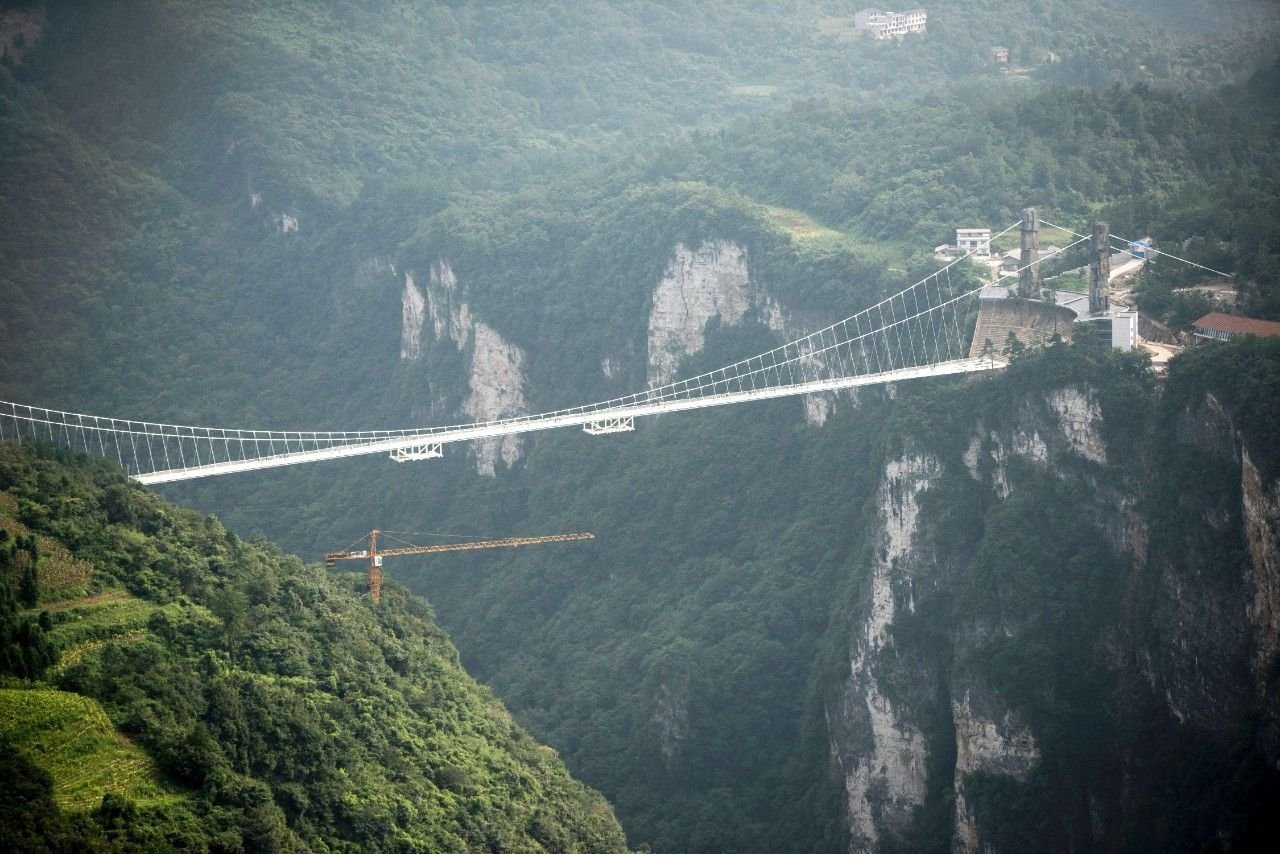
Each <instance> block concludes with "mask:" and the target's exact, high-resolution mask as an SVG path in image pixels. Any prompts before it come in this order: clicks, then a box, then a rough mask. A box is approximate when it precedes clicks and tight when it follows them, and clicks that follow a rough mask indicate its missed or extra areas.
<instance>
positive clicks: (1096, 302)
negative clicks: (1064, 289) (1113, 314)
mask: <svg viewBox="0 0 1280 854" xmlns="http://www.w3.org/2000/svg"><path fill="white" fill-rule="evenodd" d="M1110 307H1111V227H1110V226H1109V225H1107V224H1106V223H1105V222H1095V223H1094V224H1093V238H1092V240H1091V241H1090V243H1089V313H1090V314H1106V313H1107V309H1109V308H1110Z"/></svg>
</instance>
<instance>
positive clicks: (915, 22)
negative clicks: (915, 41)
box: [853, 9, 929, 39]
mask: <svg viewBox="0 0 1280 854" xmlns="http://www.w3.org/2000/svg"><path fill="white" fill-rule="evenodd" d="M928 19H929V13H928V12H926V11H925V10H924V9H912V10H911V11H909V12H885V11H883V10H881V9H863V10H862V11H860V12H857V13H855V14H854V16H853V28H854V29H855V30H862V31H864V32H868V33H871V35H872V36H874V37H875V38H878V39H887V38H892V37H894V36H905V35H906V34H907V33H923V32H924V29H925V25H926V23H927V22H928Z"/></svg>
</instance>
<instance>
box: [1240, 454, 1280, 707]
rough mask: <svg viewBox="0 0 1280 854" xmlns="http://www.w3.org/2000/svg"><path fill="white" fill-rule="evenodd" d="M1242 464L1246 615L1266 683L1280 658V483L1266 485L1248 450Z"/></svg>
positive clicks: (1256, 666) (1258, 675)
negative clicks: (1248, 563) (1247, 560)
mask: <svg viewBox="0 0 1280 854" xmlns="http://www.w3.org/2000/svg"><path fill="white" fill-rule="evenodd" d="M1240 462H1241V484H1240V492H1241V495H1242V504H1243V509H1244V533H1245V541H1246V542H1247V543H1248V544H1249V556H1250V557H1251V558H1252V563H1253V565H1252V567H1251V568H1250V572H1249V574H1248V581H1247V584H1248V588H1249V600H1250V601H1249V604H1248V606H1247V607H1246V613H1247V614H1248V617H1249V625H1250V626H1251V627H1252V629H1253V642H1254V661H1253V670H1254V676H1255V678H1257V679H1259V680H1262V681H1264V682H1265V677H1266V674H1267V672H1268V670H1269V668H1270V667H1271V664H1272V662H1274V661H1277V660H1278V658H1280V481H1272V482H1271V483H1270V484H1266V483H1263V481H1262V477H1261V475H1259V474H1258V469H1257V467H1255V466H1254V464H1253V461H1252V460H1251V459H1249V451H1248V449H1244V448H1242V449H1241V453H1240ZM1259 687H1260V688H1262V689H1265V684H1264V685H1260V686H1259Z"/></svg>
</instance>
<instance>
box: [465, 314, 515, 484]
mask: <svg viewBox="0 0 1280 854" xmlns="http://www.w3.org/2000/svg"><path fill="white" fill-rule="evenodd" d="M473 329H474V335H475V345H474V347H473V348H472V355H471V377H470V379H469V381H468V384H469V385H470V387H471V394H469V395H468V396H467V399H466V402H465V403H464V404H463V407H462V408H463V411H464V412H466V413H467V415H468V416H470V418H471V420H472V421H476V422H482V421H496V420H498V419H501V418H511V417H513V416H516V415H521V414H523V413H524V412H525V411H526V410H525V403H524V353H523V352H522V351H521V350H520V348H519V347H517V346H515V345H514V344H510V343H508V342H506V341H504V340H503V339H502V336H501V335H499V334H498V333H497V332H494V331H493V330H492V329H490V328H489V327H488V326H486V325H485V324H483V323H480V322H478V321H477V322H476V324H475V326H474V327H473ZM475 446H476V447H475V455H476V471H478V472H479V473H480V474H484V475H490V476H492V475H493V474H494V472H495V470H496V468H497V465H498V463H499V462H501V463H502V464H503V465H505V466H507V467H508V468H510V467H511V466H513V465H515V463H516V461H517V460H519V459H520V448H521V441H520V437H519V436H503V437H501V438H497V439H482V440H480V441H479V442H476V443H475Z"/></svg>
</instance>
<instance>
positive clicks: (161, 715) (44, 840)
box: [0, 443, 626, 851]
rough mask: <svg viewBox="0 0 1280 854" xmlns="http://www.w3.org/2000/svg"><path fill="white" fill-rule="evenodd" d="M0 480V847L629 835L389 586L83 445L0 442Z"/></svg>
mask: <svg viewBox="0 0 1280 854" xmlns="http://www.w3.org/2000/svg"><path fill="white" fill-rule="evenodd" d="M0 487H2V488H3V492H0V530H2V531H4V534H5V537H4V540H5V541H6V542H5V543H4V547H3V548H0V556H3V557H4V558H5V565H4V577H3V579H0V582H2V584H3V587H2V588H0V596H4V597H5V604H4V607H3V609H2V610H3V619H4V632H3V639H4V656H3V662H4V666H5V671H6V674H7V676H6V684H5V688H4V689H3V690H0V738H3V741H4V754H5V763H6V774H5V779H4V783H3V786H4V797H3V799H2V800H3V816H2V817H0V839H4V840H5V842H6V847H8V849H9V850H38V849H40V848H42V847H44V846H48V847H50V848H53V849H56V850H82V849H83V848H86V847H91V848H94V849H100V850H157V849H162V848H191V849H195V850H255V851H268V850H311V851H314V850H362V851H369V850H404V849H406V848H410V849H419V850H431V851H463V850H481V849H486V848H489V849H517V850H545V851H570V850H576V851H622V850H625V849H626V846H625V842H624V838H623V835H622V832H621V830H620V829H619V827H618V824H617V822H616V820H615V819H614V818H613V814H612V811H611V810H610V808H609V806H608V804H606V803H605V801H604V799H603V798H601V797H600V796H599V795H598V794H596V793H595V792H593V791H591V790H588V789H586V788H585V787H583V786H582V785H581V784H579V783H577V782H576V781H574V780H573V779H571V778H570V777H569V775H568V773H567V772H566V771H565V769H564V766H563V765H562V764H561V763H560V761H559V759H557V758H556V756H555V754H554V752H552V751H551V750H548V749H547V748H545V747H543V746H541V745H539V744H537V743H535V742H534V741H533V740H532V739H531V738H529V736H528V735H526V734H525V732H524V731H523V730H522V729H521V728H520V727H518V726H517V725H516V724H515V723H514V722H512V720H511V718H510V717H509V716H508V714H507V713H506V711H505V710H504V709H503V708H502V706H501V704H500V703H499V702H498V701H497V700H496V699H494V697H493V696H492V694H490V693H489V692H488V691H487V690H486V689H484V688H481V687H480V686H478V685H476V684H475V682H473V681H472V680H471V679H470V677H468V676H467V675H466V673H465V672H463V670H462V668H461V667H460V666H459V664H458V656H457V652H456V650H455V649H454V647H453V645H452V644H451V643H450V642H449V640H448V638H447V637H446V636H445V635H444V633H443V632H441V631H440V629H439V628H438V627H437V626H436V625H435V622H434V620H433V618H432V615H431V613H430V611H429V609H428V608H426V607H425V605H424V604H423V603H422V602H421V600H417V599H415V598H413V597H411V596H408V595H407V594H405V593H404V591H403V590H402V589H400V588H389V589H388V590H387V591H386V592H385V593H384V595H383V599H382V605H381V607H379V608H374V607H373V605H372V604H371V602H370V601H369V599H368V595H367V591H366V589H365V584H364V579H363V577H362V576H361V575H356V574H350V573H348V574H342V575H336V576H334V575H328V574H326V573H325V572H324V570H323V569H322V568H320V567H318V566H316V565H307V564H304V563H303V562H302V561H300V560H298V559H297V558H295V557H292V556H288V555H285V554H283V553H282V552H280V551H279V549H277V548H275V547H274V546H272V545H271V544H269V543H266V542H265V541H261V540H257V541H254V542H245V541H243V540H240V539H239V538H237V537H236V536H235V535H234V534H231V533H230V532H228V531H226V530H225V529H224V528H223V527H222V526H221V525H220V524H219V523H218V522H217V520H216V519H214V518H213V517H209V516H202V515H201V514H199V513H195V512H193V511H190V510H183V509H180V508H177V507H174V506H172V505H169V504H167V503H165V502H163V501H161V500H159V499H157V498H156V497H155V496H154V495H151V494H149V493H147V492H145V491H143V490H142V489H140V488H138V487H137V486H136V485H133V484H130V483H128V482H127V481H125V480H124V478H123V477H122V476H121V475H120V474H119V473H117V472H114V471H112V470H111V468H110V467H109V466H104V465H101V464H98V463H95V462H87V461H84V460H75V459H71V458H68V457H67V456H66V455H63V454H58V455H56V456H51V455H49V454H47V453H45V452H44V451H42V450H41V449H38V448H33V447H31V446H24V447H18V446H14V445H11V444H8V443H5V444H0ZM11 532H12V533H11ZM15 545H17V546H19V548H15ZM23 579H27V580H25V581H24V580H23ZM11 591H17V592H18V594H19V596H20V597H21V601H20V602H14V601H13V600H12V598H11V597H12V596H13V593H11ZM15 677H26V678H27V679H30V680H41V681H36V682H32V681H21V680H19V679H17V678H15ZM55 688H56V689H58V690H51V689H55ZM104 710H105V712H106V715H105V716H104V715H103V711H104ZM108 719H109V720H108ZM117 729H118V731H119V732H118V733H117ZM90 730H91V731H93V732H94V733H97V734H96V735H93V736H86V731H90ZM134 744H136V745H137V747H135V746H134ZM139 747H140V748H142V750H144V751H145V754H144V753H142V752H141V751H139V749H138V748H139Z"/></svg>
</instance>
